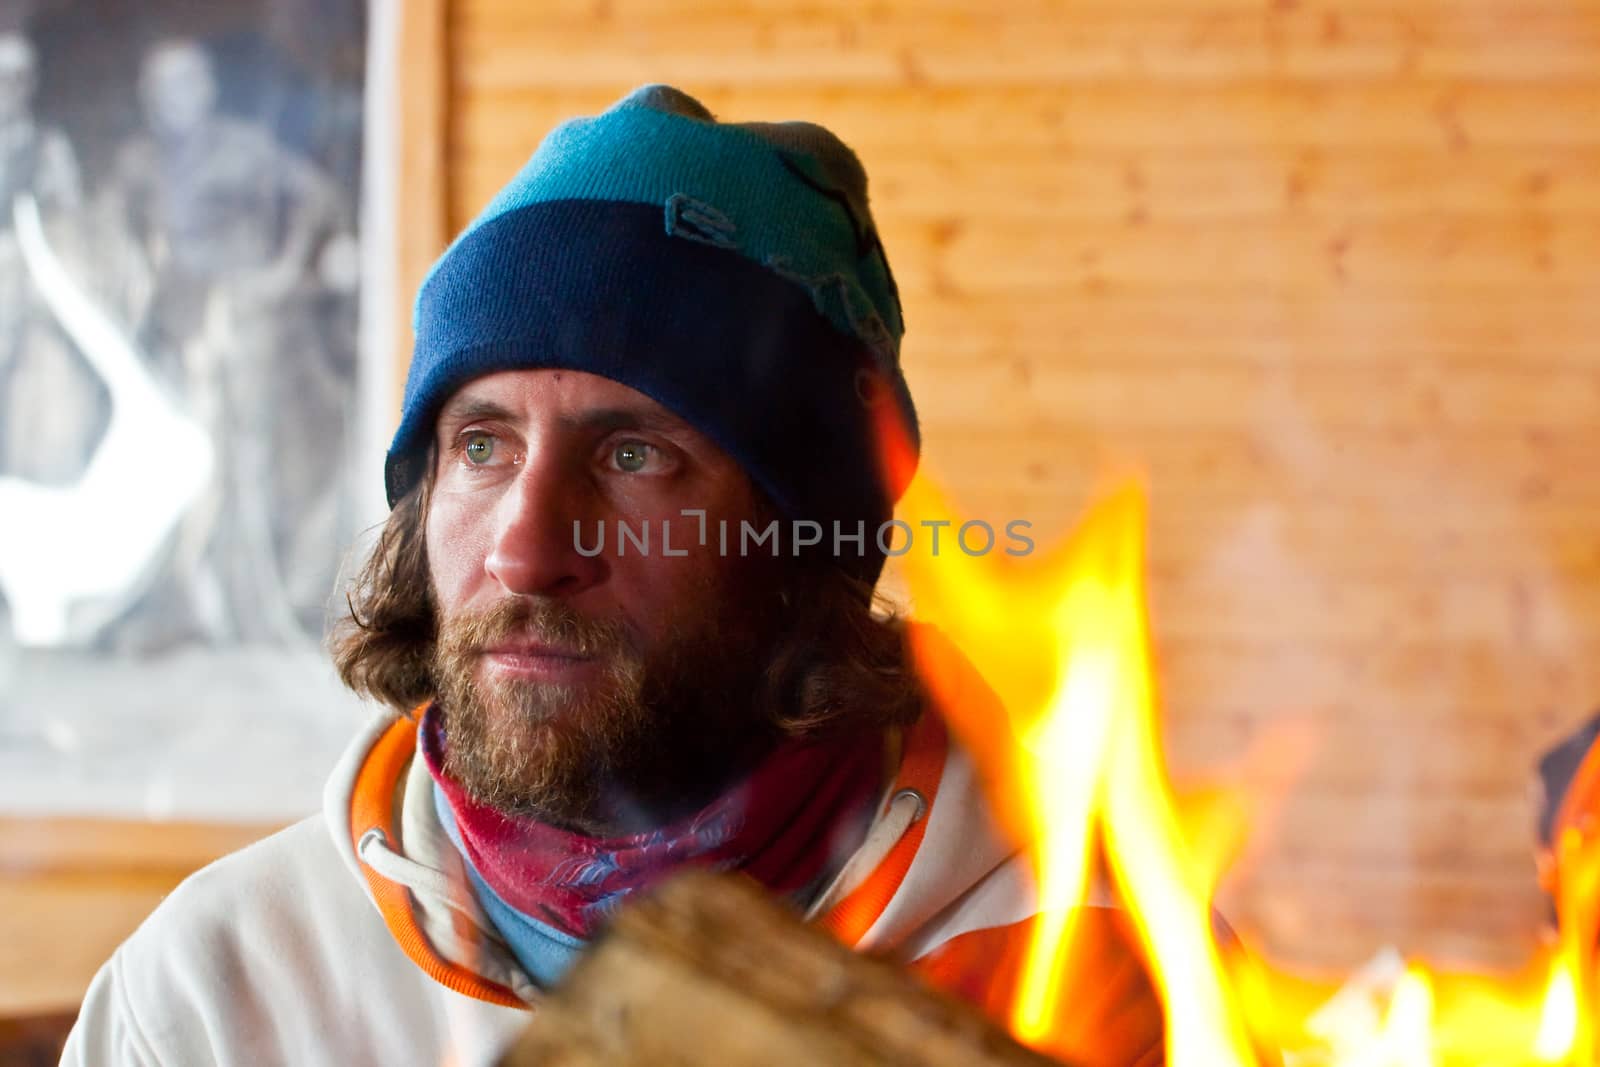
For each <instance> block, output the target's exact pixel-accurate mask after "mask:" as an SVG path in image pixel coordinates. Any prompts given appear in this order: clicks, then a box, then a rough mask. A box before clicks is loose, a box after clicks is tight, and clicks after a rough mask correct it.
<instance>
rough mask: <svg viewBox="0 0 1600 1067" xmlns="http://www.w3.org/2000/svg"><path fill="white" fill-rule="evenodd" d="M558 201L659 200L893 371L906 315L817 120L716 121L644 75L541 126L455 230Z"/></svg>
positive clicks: (686, 230) (844, 170) (672, 222)
mask: <svg viewBox="0 0 1600 1067" xmlns="http://www.w3.org/2000/svg"><path fill="white" fill-rule="evenodd" d="M641 146H648V154H645V153H642V152H641ZM558 200H600V201H607V200H609V201H617V202H623V203H637V204H652V205H657V206H664V207H665V212H664V221H663V225H664V226H665V227H666V228H667V230H668V231H669V232H671V233H673V234H674V235H675V236H679V237H687V238H690V239H692V240H698V241H702V242H704V243H706V244H710V245H714V246H716V247H720V248H726V249H728V250H730V251H734V252H736V253H738V254H739V255H741V256H744V257H746V258H748V259H750V260H753V261H754V262H756V263H758V264H760V265H761V266H763V267H766V268H767V269H769V270H772V271H774V272H776V273H779V274H781V275H783V276H784V277H787V278H789V279H790V280H792V281H794V282H796V283H797V284H799V285H801V286H803V287H804V288H805V289H806V291H807V292H808V293H810V295H811V300H812V303H813V304H814V305H815V306H816V309H817V311H818V312H819V313H821V314H822V315H823V316H824V317H826V318H827V320H828V321H829V322H830V323H831V324H832V325H833V326H834V328H835V329H837V330H839V331H841V332H842V333H845V334H847V335H849V336H853V337H855V338H857V339H858V340H860V341H861V342H862V343H863V344H864V345H866V346H867V347H868V349H869V350H870V351H871V352H872V353H873V354H874V356H875V357H876V359H877V361H878V365H879V370H880V371H882V372H884V373H886V374H888V375H890V376H891V377H892V378H897V377H898V371H899V366H898V363H899V348H900V338H901V336H902V335H903V334H904V332H905V323H904V320H903V317H902V313H901V307H900V298H899V293H898V292H897V290H896V288H895V283H894V277H893V275H892V274H891V273H890V270H889V265H888V260H887V258H886V257H885V256H884V254H883V246H882V244H881V242H880V241H879V240H878V234H877V228H876V227H875V226H874V225H873V222H872V216H871V213H870V211H869V209H868V205H867V178H866V172H865V171H864V170H863V168H862V166H861V162H860V160H858V159H857V158H856V155H855V153H854V152H852V151H851V150H850V149H849V148H848V147H847V146H846V145H845V144H844V143H843V142H842V141H840V140H839V139H838V138H837V137H835V136H834V135H833V134H832V133H831V132H829V131H828V130H826V129H824V128H823V127H821V126H818V125H815V124H813V123H809V122H751V123H719V122H717V121H716V120H715V119H714V118H713V117H712V115H711V113H710V112H709V111H707V110H706V108H705V107H704V106H702V105H701V104H700V103H699V101H697V100H695V99H694V98H693V97H691V96H689V95H688V94H686V93H683V92H681V91H679V90H677V89H674V88H672V87H670V86H665V85H648V86H644V87H642V88H640V89H636V90H634V91H633V92H632V93H629V94H628V95H627V96H626V97H624V98H623V99H622V100H620V101H618V102H617V103H616V104H614V105H612V107H610V108H609V109H608V110H606V111H605V112H603V113H601V114H599V115H596V116H592V117H585V118H578V119H573V120H571V121H568V122H566V123H563V124H562V125H561V126H559V127H557V128H556V129H555V130H553V131H552V132H551V133H550V135H549V136H548V137H546V138H545V140H544V142H543V143H542V144H541V145H540V146H539V149H538V151H536V152H535V153H534V155H533V157H532V158H531V159H530V160H529V161H528V162H527V163H526V164H525V165H524V166H523V168H522V169H521V170H520V171H519V172H518V173H517V175H516V177H515V178H513V179H512V180H511V181H510V182H509V183H508V184H507V185H506V186H505V188H503V189H502V190H501V191H500V193H499V194H498V195H497V196H496V197H495V198H494V199H493V200H492V201H490V203H489V205H488V206H487V207H486V208H484V210H483V211H482V212H481V213H480V214H479V215H478V217H477V218H476V219H475V220H473V222H472V224H471V225H469V226H468V227H467V229H466V230H465V231H463V233H462V234H461V236H460V237H458V238H457V239H456V242H455V243H456V244H460V243H461V242H462V241H463V240H466V239H467V238H468V237H470V235H471V234H472V233H473V231H474V230H476V229H477V228H478V227H481V226H483V225H484V224H486V223H488V222H490V221H492V220H494V219H496V218H499V217H501V216H503V215H506V214H507V213H509V212H513V211H517V210H518V209H521V208H525V207H529V206H531V205H534V204H539V203H547V202H552V201H558ZM452 248H454V245H452ZM448 255H449V253H448V252H447V253H446V256H445V257H444V258H441V260H440V263H443V262H444V261H445V259H446V258H448ZM437 269H438V266H437V265H436V266H435V268H434V270H435V271H437ZM431 279H432V273H431V272H430V275H429V280H431ZM423 284H424V288H426V287H427V281H425V282H424V283H423ZM420 311H421V302H420V300H419V302H418V314H419V316H420Z"/></svg>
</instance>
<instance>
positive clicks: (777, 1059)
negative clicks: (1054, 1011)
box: [500, 871, 1059, 1067]
mask: <svg viewBox="0 0 1600 1067" xmlns="http://www.w3.org/2000/svg"><path fill="white" fill-rule="evenodd" d="M702 1063H703V1064H717V1065H719V1067H724V1065H725V1067H745V1065H749V1067H815V1065H816V1064H819V1063H826V1064H837V1065H842V1067H850V1065H856V1064H862V1065H864V1064H886V1063H893V1064H903V1065H906V1067H945V1065H948V1067H1048V1065H1056V1067H1059V1064H1057V1061H1055V1060H1052V1059H1049V1058H1047V1057H1045V1056H1043V1055H1040V1054H1039V1053H1037V1052H1034V1051H1032V1050H1031V1049H1028V1048H1025V1047H1023V1046H1022V1045H1020V1044H1018V1043H1017V1042H1016V1041H1015V1040H1013V1039H1012V1038H1011V1036H1010V1035H1009V1034H1007V1033H1006V1032H1005V1031H1004V1030H1002V1029H1000V1028H999V1027H997V1026H996V1025H994V1024H993V1023H992V1022H990V1021H989V1020H988V1019H986V1018H984V1017H983V1016H982V1015H980V1014H979V1013H978V1012H977V1011H976V1010H975V1009H973V1008H971V1007H969V1006H967V1005H965V1004H959V1003H957V1002H955V1001H952V1000H949V999H948V998H946V997H944V996H942V995H940V994H939V993H937V992H935V991H933V990H932V989H930V988H928V987H927V986H924V985H922V984H921V983H920V982H918V981H917V980H916V979H914V978H912V977H911V976H909V975H907V974H904V973H903V972H901V971H900V970H898V969H897V968H895V967H894V966H892V965H891V964H889V963H888V962H886V961H883V960H877V959H872V958H869V957H866V956H860V955H857V954H856V953H853V952H851V951H850V950H849V949H847V948H845V947H844V946H843V945H840V944H839V943H837V942H836V941H834V940H832V939H831V938H829V937H828V936H827V935H826V934H824V933H822V932H821V931H819V930H816V929H813V928H812V927H809V926H807V925H805V924H804V923H802V922H801V921H800V920H799V919H798V918H797V917H796V916H795V915H794V914H793V913H791V912H789V911H786V910H785V909H784V908H783V907H782V906H780V905H779V904H778V903H777V902H775V901H773V900H770V899H769V898H768V897H767V896H766V895H765V894H764V893H762V892H761V890H759V889H758V888H756V887H755V886H754V885H752V884H750V883H748V882H746V881H745V880H743V879H738V878H731V877H728V876H720V875H713V874H709V873H706V872H703V871H691V872H687V873H685V874H683V875H681V876H679V877H678V878H675V879H674V880H673V881H671V882H670V883H668V884H667V885H665V886H663V887H662V888H661V889H660V890H659V891H658V892H656V893H654V894H652V895H650V896H649V897H647V898H645V899H643V900H640V901H638V902H637V903H635V904H632V905H631V906H629V907H628V908H625V909H624V910H623V911H621V912H620V913H619V914H618V915H617V917H616V919H615V921H614V922H613V923H612V925H611V929H610V931H609V932H608V933H607V934H606V936H605V938H604V939H603V940H602V941H600V942H599V943H598V944H596V946H595V947H594V950H593V951H592V952H590V953H588V954H587V955H586V956H585V957H584V958H583V959H582V960H581V961H579V962H578V963H577V964H576V965H575V966H574V967H573V970H572V972H571V974H570V975H569V976H568V978H567V980H566V981H565V982H564V983H563V984H562V986H561V987H560V988H559V989H558V990H557V991H556V992H555V993H554V994H553V995H552V996H551V997H550V999H549V1000H547V1001H546V1002H545V1004H544V1005H543V1006H542V1007H541V1008H540V1009H539V1011H538V1012H536V1013H535V1015H534V1021H533V1022H532V1023H531V1024H530V1025H529V1027H528V1029H527V1030H526V1031H525V1032H524V1033H523V1035H522V1036H521V1038H519V1039H518V1041H517V1042H516V1044H515V1045H513V1046H512V1048H511V1049H510V1050H509V1051H508V1052H507V1053H506V1055H505V1057H504V1058H503V1059H502V1060H501V1061H500V1067H533V1065H539V1067H552V1065H554V1067H599V1065H602V1064H604V1065H608V1067H614V1065H628V1064H639V1065H645V1064H648V1065H650V1067H660V1065H672V1064H680V1065H681V1064H702Z"/></svg>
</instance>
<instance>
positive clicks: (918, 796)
mask: <svg viewBox="0 0 1600 1067" xmlns="http://www.w3.org/2000/svg"><path fill="white" fill-rule="evenodd" d="M901 797H910V798H911V799H913V800H915V801H916V802H917V810H916V811H915V812H914V813H913V814H912V816H911V822H912V823H913V824H915V823H918V822H921V821H922V817H923V816H924V815H926V814H928V798H927V797H925V796H923V795H922V793H921V791H919V790H916V789H902V790H900V791H899V792H898V793H896V794H895V795H894V797H893V798H891V799H890V801H889V805H890V807H893V806H894V805H895V804H898V803H899V802H900V798H901Z"/></svg>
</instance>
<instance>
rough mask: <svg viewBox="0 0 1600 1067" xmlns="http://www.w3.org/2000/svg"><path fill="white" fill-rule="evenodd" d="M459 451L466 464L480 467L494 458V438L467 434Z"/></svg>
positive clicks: (479, 434)
mask: <svg viewBox="0 0 1600 1067" xmlns="http://www.w3.org/2000/svg"><path fill="white" fill-rule="evenodd" d="M461 451H462V453H463V454H464V455H465V456H466V457H467V462H468V463H472V464H475V465H477V466H480V467H481V466H482V465H483V464H485V463H488V462H489V460H491V459H493V458H494V438H493V437H491V436H490V435H489V434H486V433H474V434H468V435H467V439H466V442H465V444H464V446H463V447H462V449H461Z"/></svg>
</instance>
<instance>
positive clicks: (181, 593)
mask: <svg viewBox="0 0 1600 1067" xmlns="http://www.w3.org/2000/svg"><path fill="white" fill-rule="evenodd" d="M220 91H221V90H220V86H219V84H218V80H217V73H216V70H215V69H214V66H213V63H212V60H211V56H210V54H209V53H208V52H207V51H206V49H205V48H204V47H203V46H202V45H201V44H200V43H198V42H196V41H192V40H186V39H181V38H179V39H172V40H166V41H162V42H159V43H157V44H156V45H154V46H153V47H152V48H151V49H150V50H149V52H148V53H147V54H146V55H145V57H144V60H143V62H142V63H141V65H140V70H139V101H140V104H141V105H142V109H143V112H144V117H145V123H146V130H145V131H144V132H142V133H140V134H137V135H135V136H133V137H131V138H129V139H128V141H127V142H126V143H124V144H123V145H122V146H121V147H120V149H119V151H118V153H117V156H116V160H115V163H114V165H113V169H112V174H111V176H110V180H109V181H108V182H107V183H106V186H105V191H104V203H103V204H102V205H101V209H102V211H103V212H104V213H105V215H106V217H107V219H108V220H109V222H110V224H111V226H112V227H113V228H114V230H115V232H116V233H117V234H119V235H120V240H121V241H122V242H123V245H124V246H125V247H124V251H125V252H126V253H128V254H130V255H132V256H134V257H136V260H137V261H138V265H137V268H136V269H133V270H130V271H126V272H125V273H129V274H135V275H142V276H143V279H142V280H143V282H144V284H145V285H146V286H148V290H149V292H148V304H147V306H144V307H141V308H139V309H138V316H137V318H138V323H137V332H138V334H139V337H140V340H141V342H142V344H143V346H144V347H145V348H146V350H147V351H148V352H149V354H150V356H151V358H152V360H153V362H154V363H155V365H156V366H157V368H158V369H159V370H160V371H161V372H162V374H163V375H164V376H165V377H166V378H167V379H168V381H169V383H170V384H171V385H172V386H174V387H175V388H176V389H177V391H178V393H179V395H180V396H181V397H182V398H183V401H184V404H185V407H186V408H187V409H188V411H189V413H190V414H192V415H193V416H194V417H195V418H196V419H198V420H199V421H200V422H201V423H202V424H204V425H205V426H206V427H207V428H208V429H209V430H210V431H211V435H212V437H213V439H214V440H215V441H217V443H218V445H219V449H220V455H219V460H220V461H219V463H218V465H217V471H216V476H215V477H214V479H213V480H212V483H211V485H210V486H209V487H208V489H207V492H206V495H205V497H204V498H203V499H202V501H201V502H200V504H198V505H197V506H196V507H195V508H193V509H191V511H190V514H189V515H188V516H187V518H186V519H185V522H184V524H183V526H182V528H181V530H180V535H179V538H178V544H177V546H176V549H175V551H174V559H173V562H172V564H171V568H170V574H169V576H168V577H167V584H165V585H163V586H160V587H158V588H157V590H156V592H155V594H154V595H153V596H152V597H151V598H149V599H148V600H147V601H146V602H145V603H144V604H143V605H142V610H140V611H139V612H137V613H136V614H135V616H134V617H133V619H132V620H131V621H132V625H125V626H123V627H121V628H120V629H119V631H118V633H117V635H116V643H117V644H118V645H120V646H125V647H132V648H144V649H151V648H160V647H163V646H167V645H172V644H177V643H180V642H183V641H185V640H191V639H196V638H204V639H205V640H206V641H208V642H210V643H214V644H230V643H273V644H289V645H292V644H294V643H296V642H299V641H303V640H304V630H303V628H302V623H301V619H302V618H303V617H306V616H309V617H311V618H313V619H317V620H320V618H321V608H322V604H323V601H324V600H325V599H326V592H327V586H328V584H329V582H330V580H331V576H332V574H333V570H332V568H331V566H330V564H331V561H330V560H316V561H314V562H315V565H310V563H311V561H308V560H306V558H305V554H304V553H303V552H302V553H297V552H296V549H297V548H298V547H299V546H300V545H302V544H304V543H305V542H307V541H309V542H310V543H311V544H313V545H315V544H317V543H319V542H320V544H321V546H322V548H323V554H324V555H325V556H328V555H332V553H331V552H330V551H329V549H330V548H331V546H332V545H333V544H334V543H336V537H335V535H334V532H333V528H334V526H335V525H336V519H337V516H336V513H335V511H334V508H333V506H332V505H333V497H334V496H335V495H336V493H337V491H338V488H339V487H338V480H339V475H340V474H341V473H342V468H341V466H340V465H339V464H337V463H330V462H328V460H327V457H326V456H323V457H321V459H320V462H318V461H313V460H311V459H310V458H309V457H307V456H306V454H305V453H306V444H307V442H309V441H313V440H317V439H320V438H326V437H327V436H328V435H329V434H330V433H332V432H334V431H335V430H336V428H337V426H338V423H339V421H340V416H341V407H342V405H343V401H344V400H345V397H344V396H343V395H339V394H338V393H337V391H335V392H334V393H333V395H328V393H327V392H326V391H317V390H314V389H313V390H308V389H306V388H304V383H305V382H306V381H308V380H312V381H314V380H317V379H321V380H325V381H329V382H330V384H331V383H332V382H335V381H336V380H337V379H336V374H335V373H331V372H323V373H319V372H320V371H322V368H326V367H328V366H329V364H330V363H332V362H333V361H335V360H336V359H337V351H336V349H337V342H330V341H329V340H328V339H327V338H325V337H322V336H320V331H318V330H316V329H310V328H307V327H308V323H307V322H306V319H307V317H308V315H309V314H311V313H312V302H313V301H314V300H316V299H317V297H318V296H320V295H321V290H322V286H321V285H320V284H319V282H318V280H317V277H316V270H315V268H316V264H317V260H318V254H319V252H320V251H321V250H322V249H324V248H326V247H327V245H328V244H329V242H330V241H332V240H333V239H334V238H335V236H336V235H337V234H338V232H339V230H340V228H341V224H342V221H343V220H342V219H341V210H340V205H339V201H338V196H337V193H336V190H335V189H334V188H333V185H332V183H331V182H330V181H329V179H328V177H327V176H326V175H325V174H324V173H322V171H321V170H320V169H319V168H318V167H317V166H316V164H314V163H313V162H312V161H311V160H308V159H306V158H304V157H302V156H300V155H298V154H296V153H295V152H293V151H291V150H289V149H288V148H286V147H285V146H284V145H282V144H281V143H279V141H278V139H277V138H276V137H275V136H274V135H273V132H272V131H271V129H269V128H268V127H267V126H265V125H263V124H262V123H259V122H254V121H249V120H246V119H242V118H239V117H236V116H232V115H229V114H227V113H225V112H224V111H223V110H222V109H221V107H220V106H219V96H220ZM132 282H133V280H132V279H131V278H130V279H129V282H128V285H129V287H130V288H133V287H135V286H134V285H133V284H132ZM330 370H331V368H330ZM297 386H298V388H296V387H297ZM289 400H292V402H286V401H289ZM284 471H293V474H294V476H295V477H294V479H293V480H292V481H287V482H286V481H284V480H282V479H280V478H278V477H276V475H278V474H280V473H282V472H284ZM284 505H289V506H291V507H293V508H294V510H295V512H296V514H295V515H294V522H293V523H288V522H281V521H274V519H275V518H276V516H275V514H274V513H273V510H272V509H274V508H278V509H282V508H283V507H284ZM290 563H297V564H299V567H300V568H301V569H304V570H309V571H310V576H309V577H310V581H309V583H307V582H304V581H302V580H301V578H302V576H301V575H300V574H296V573H292V572H291V573H285V572H286V571H287V570H288V569H289V568H288V567H287V566H286V565H287V564H290ZM305 584H310V585H311V586H312V587H313V588H312V590H311V591H310V593H309V595H305V591H304V589H303V586H304V585H305ZM296 592H298V593H301V594H302V595H300V596H298V597H297V596H295V595H294V593H296Z"/></svg>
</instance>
